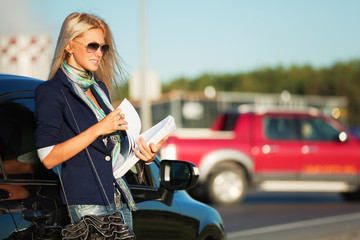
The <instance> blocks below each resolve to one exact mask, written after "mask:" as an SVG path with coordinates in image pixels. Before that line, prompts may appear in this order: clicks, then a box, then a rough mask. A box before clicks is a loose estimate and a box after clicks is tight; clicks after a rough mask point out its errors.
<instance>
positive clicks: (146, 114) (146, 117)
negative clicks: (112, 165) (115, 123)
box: [139, 0, 152, 131]
mask: <svg viewBox="0 0 360 240" xmlns="http://www.w3.org/2000/svg"><path fill="white" fill-rule="evenodd" d="M139 5H140V59H141V70H140V78H141V80H140V82H141V84H140V88H141V91H140V92H141V98H140V111H141V112H140V116H141V126H142V131H144V130H147V129H149V128H150V127H151V126H152V120H151V106H150V99H149V93H148V91H151V89H150V86H149V83H148V81H147V76H148V73H147V54H146V10H145V0H139Z"/></svg>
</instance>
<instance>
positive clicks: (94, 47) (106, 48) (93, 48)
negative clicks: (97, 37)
mask: <svg viewBox="0 0 360 240" xmlns="http://www.w3.org/2000/svg"><path fill="white" fill-rule="evenodd" d="M73 42H76V43H79V44H81V45H83V46H84V47H86V51H87V52H88V53H94V52H96V51H97V50H98V49H99V47H100V49H101V52H102V54H105V53H106V52H107V51H109V49H110V46H109V45H107V44H104V45H100V44H98V43H96V42H92V43H89V44H88V45H86V44H84V43H82V42H78V41H76V40H73Z"/></svg>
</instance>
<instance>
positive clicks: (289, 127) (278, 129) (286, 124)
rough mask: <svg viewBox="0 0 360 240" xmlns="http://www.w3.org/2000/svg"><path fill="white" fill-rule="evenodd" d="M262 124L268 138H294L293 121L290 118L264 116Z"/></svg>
mask: <svg viewBox="0 0 360 240" xmlns="http://www.w3.org/2000/svg"><path fill="white" fill-rule="evenodd" d="M263 126H264V127H265V135H266V137H267V138H269V139H278V140H290V139H296V133H295V121H294V119H292V118H273V117H265V118H264V119H263Z"/></svg>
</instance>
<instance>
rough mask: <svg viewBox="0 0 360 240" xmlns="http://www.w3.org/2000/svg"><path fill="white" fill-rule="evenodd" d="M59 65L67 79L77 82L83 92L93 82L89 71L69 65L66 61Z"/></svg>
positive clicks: (92, 76) (93, 79) (92, 75)
mask: <svg viewBox="0 0 360 240" xmlns="http://www.w3.org/2000/svg"><path fill="white" fill-rule="evenodd" d="M60 67H61V69H62V70H63V71H64V73H65V75H66V76H67V77H68V79H70V80H71V81H72V82H74V83H75V84H77V85H78V86H79V87H80V88H81V90H82V91H83V92H86V91H87V90H88V89H89V88H90V86H91V85H93V84H94V83H95V78H94V74H92V72H90V71H87V72H84V71H82V70H80V69H77V68H76V67H74V66H71V65H69V64H68V63H67V62H66V61H64V62H63V64H62V65H61V66H60Z"/></svg>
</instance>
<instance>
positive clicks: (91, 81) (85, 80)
mask: <svg viewBox="0 0 360 240" xmlns="http://www.w3.org/2000/svg"><path fill="white" fill-rule="evenodd" d="M60 68H61V69H62V71H63V72H64V73H65V75H66V76H67V77H68V79H69V82H70V83H71V84H72V86H73V88H74V90H75V93H76V94H77V95H78V96H79V97H80V98H81V99H82V100H84V102H85V103H86V104H87V105H88V106H89V107H90V109H91V110H92V112H93V113H94V114H95V116H96V118H97V120H98V121H101V120H102V119H103V118H104V117H106V113H105V112H104V111H103V110H102V109H100V108H98V106H97V105H96V104H95V103H94V101H93V100H92V99H91V98H90V97H89V96H88V95H87V94H86V93H85V92H86V91H87V90H88V89H89V88H90V87H91V86H93V87H94V89H95V91H96V93H97V94H98V95H99V96H100V97H101V99H102V100H103V102H104V103H105V105H106V107H107V108H108V109H109V110H111V111H113V110H114V107H113V106H112V104H111V102H110V100H109V98H108V97H107V95H106V94H105V92H104V91H103V90H102V89H101V87H100V86H99V85H98V83H97V82H96V81H95V78H94V75H93V74H92V73H91V72H84V71H82V70H80V69H77V68H75V67H73V66H71V65H69V64H67V62H66V61H64V62H63V64H61V66H60ZM124 138H125V137H124V132H123V131H116V132H114V133H112V134H109V135H108V136H104V137H103V141H104V144H105V145H107V141H108V139H110V140H111V142H112V143H113V144H114V148H113V150H112V152H111V155H112V168H113V172H114V171H115V170H116V169H118V168H119V167H121V165H122V164H123V163H124V161H125V159H124V157H123V156H122V155H121V153H120V149H121V145H120V144H121V141H122V140H124ZM116 182H117V183H118V184H119V186H120V188H121V190H122V192H123V193H124V195H125V196H124V197H125V198H126V200H127V203H128V205H129V208H130V209H131V210H136V205H135V202H134V199H133V197H132V195H131V193H130V190H129V188H128V186H127V184H126V182H125V181H124V179H122V178H117V179H116Z"/></svg>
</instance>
